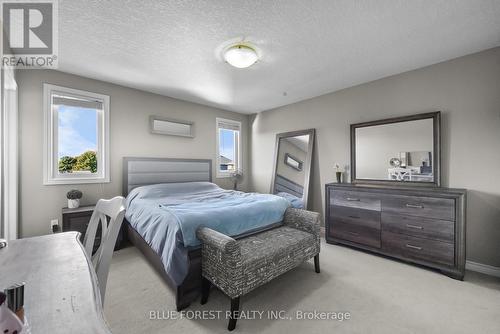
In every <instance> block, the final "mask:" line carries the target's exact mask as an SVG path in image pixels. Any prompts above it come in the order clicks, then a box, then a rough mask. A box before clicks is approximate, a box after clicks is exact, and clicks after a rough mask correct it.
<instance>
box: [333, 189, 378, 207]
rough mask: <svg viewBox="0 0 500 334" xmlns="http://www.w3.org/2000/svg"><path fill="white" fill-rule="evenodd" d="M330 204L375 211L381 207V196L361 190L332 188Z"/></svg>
mask: <svg viewBox="0 0 500 334" xmlns="http://www.w3.org/2000/svg"><path fill="white" fill-rule="evenodd" d="M330 204H331V205H336V206H346V207H349V208H358V209H365V210H373V211H380V209H381V202H380V198H379V196H377V195H376V194H370V193H366V192H360V191H345V190H335V191H334V190H330Z"/></svg>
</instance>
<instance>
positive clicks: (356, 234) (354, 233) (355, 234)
mask: <svg viewBox="0 0 500 334" xmlns="http://www.w3.org/2000/svg"><path fill="white" fill-rule="evenodd" d="M347 233H349V234H352V235H354V236H358V235H359V233H356V232H351V231H347Z"/></svg>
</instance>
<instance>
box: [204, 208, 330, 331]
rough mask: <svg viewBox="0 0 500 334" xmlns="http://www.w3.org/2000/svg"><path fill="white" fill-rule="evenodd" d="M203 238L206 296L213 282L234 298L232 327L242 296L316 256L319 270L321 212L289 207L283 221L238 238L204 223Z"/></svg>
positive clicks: (316, 264) (315, 260) (232, 301)
mask: <svg viewBox="0 0 500 334" xmlns="http://www.w3.org/2000/svg"><path fill="white" fill-rule="evenodd" d="M196 235H197V237H198V239H200V240H201V242H202V251H201V252H202V262H201V266H202V276H203V280H202V297H201V303H202V304H205V303H206V302H207V300H208V294H209V291H210V286H211V285H212V284H213V285H215V286H216V287H217V288H219V289H220V290H222V292H224V293H225V294H226V295H228V296H229V297H230V298H231V316H230V319H229V325H228V329H229V330H230V331H231V330H233V329H234V328H235V326H236V320H237V318H238V315H239V306H240V296H242V295H244V294H246V293H248V292H250V291H252V290H253V289H255V288H257V287H258V286H261V285H263V284H265V283H267V282H269V281H271V280H272V279H274V278H275V277H277V276H279V275H281V274H283V273H285V272H287V271H289V270H290V269H293V268H295V267H296V266H298V265H300V264H301V263H303V262H304V261H307V260H309V259H311V258H313V257H314V265H315V270H316V272H317V273H319V271H320V268H319V252H320V222H319V214H318V213H316V212H310V211H305V210H300V209H293V208H289V209H287V211H286V212H285V216H284V219H283V225H281V226H280V227H277V228H273V229H271V230H267V231H264V232H261V233H258V234H254V235H251V236H249V237H245V238H243V239H239V240H235V239H233V238H231V237H229V236H227V235H224V234H222V233H219V232H216V231H214V230H212V229H209V228H206V227H201V228H199V229H198V230H197V233H196Z"/></svg>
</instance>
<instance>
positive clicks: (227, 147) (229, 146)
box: [219, 129, 234, 161]
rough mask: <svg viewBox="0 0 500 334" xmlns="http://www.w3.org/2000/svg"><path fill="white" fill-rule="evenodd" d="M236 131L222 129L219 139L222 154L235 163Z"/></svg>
mask: <svg viewBox="0 0 500 334" xmlns="http://www.w3.org/2000/svg"><path fill="white" fill-rule="evenodd" d="M233 132H234V131H232V130H226V129H221V130H220V137H219V148H220V149H219V151H220V154H221V155H223V156H225V157H226V158H228V159H231V160H233V161H234V141H233V138H234V137H233V136H234V134H233Z"/></svg>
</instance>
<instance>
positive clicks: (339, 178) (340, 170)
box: [334, 163, 344, 183]
mask: <svg viewBox="0 0 500 334" xmlns="http://www.w3.org/2000/svg"><path fill="white" fill-rule="evenodd" d="M334 169H335V175H336V176H337V183H342V174H343V173H344V169H343V168H342V167H340V165H339V164H338V163H336V164H335V168H334Z"/></svg>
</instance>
